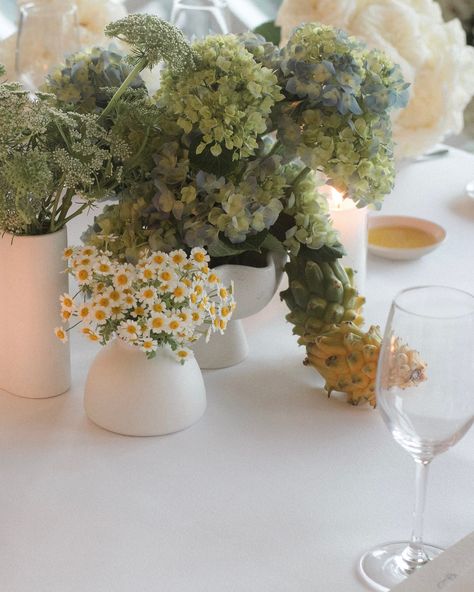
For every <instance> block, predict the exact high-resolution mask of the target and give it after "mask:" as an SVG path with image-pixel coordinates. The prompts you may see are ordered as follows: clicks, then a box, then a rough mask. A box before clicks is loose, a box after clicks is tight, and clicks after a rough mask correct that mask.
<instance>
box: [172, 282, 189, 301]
mask: <svg viewBox="0 0 474 592" xmlns="http://www.w3.org/2000/svg"><path fill="white" fill-rule="evenodd" d="M188 294H189V288H188V287H187V286H186V284H184V283H183V282H178V283H177V284H176V286H175V288H174V289H173V293H172V295H173V299H174V301H175V302H184V301H185V300H186V298H187V297H188Z"/></svg>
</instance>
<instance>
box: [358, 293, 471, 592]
mask: <svg viewBox="0 0 474 592" xmlns="http://www.w3.org/2000/svg"><path fill="white" fill-rule="evenodd" d="M473 368H474V296H473V295H472V294H469V293H467V292H464V291H462V290H457V289H455V288H448V287H444V286H421V287H417V288H410V289H408V290H404V291H403V292H401V293H400V294H398V296H397V297H396V298H395V300H394V302H393V304H392V307H391V310H390V314H389V317H388V321H387V327H386V331H385V335H384V339H383V342H382V347H381V352H380V357H379V363H378V369H377V381H376V394H377V405H378V408H379V410H380V413H381V415H382V418H383V420H384V422H385V424H386V425H387V427H388V429H389V431H390V433H391V434H392V436H393V438H394V439H395V441H396V442H397V443H398V444H400V446H402V448H404V449H405V450H406V451H407V452H408V453H409V454H410V455H411V456H412V457H413V459H414V460H415V462H416V471H417V479H416V480H417V484H416V485H417V487H416V501H415V511H414V526H413V533H412V537H411V540H410V541H401V542H399V543H388V544H385V545H382V546H378V547H376V548H375V549H372V550H371V551H369V552H368V553H366V554H365V555H364V556H363V557H362V559H361V561H360V565H359V567H360V572H361V575H362V577H363V578H364V579H365V581H366V582H368V583H369V584H370V585H371V587H372V588H373V589H375V590H389V589H390V588H392V587H393V586H395V585H396V584H397V583H399V582H401V581H402V580H403V579H405V578H406V577H407V576H408V575H409V574H410V573H413V571H415V570H416V569H418V568H419V567H420V566H422V565H424V564H425V563H426V562H427V561H429V560H430V559H431V558H433V557H434V556H436V555H437V554H439V552H441V549H440V548H439V547H436V546H433V545H426V544H424V543H423V540H422V524H423V509H424V502H425V491H426V480H427V472H428V467H429V465H430V462H431V461H432V460H433V458H434V457H435V456H437V455H438V454H441V453H442V452H445V451H446V450H448V449H449V448H450V447H451V446H454V444H456V443H457V442H458V441H459V440H460V439H461V438H462V437H463V436H464V434H465V433H466V432H467V430H468V429H469V428H470V427H471V425H472V423H473V421H474V377H473Z"/></svg>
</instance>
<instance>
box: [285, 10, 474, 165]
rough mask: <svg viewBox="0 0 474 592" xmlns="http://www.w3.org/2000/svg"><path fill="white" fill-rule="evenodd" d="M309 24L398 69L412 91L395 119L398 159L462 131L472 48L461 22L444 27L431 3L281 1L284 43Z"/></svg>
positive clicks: (473, 82) (470, 89)
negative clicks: (347, 37) (373, 51)
mask: <svg viewBox="0 0 474 592" xmlns="http://www.w3.org/2000/svg"><path fill="white" fill-rule="evenodd" d="M309 21H317V22H321V23H324V24H327V25H332V26H335V27H338V28H341V29H344V30H346V31H347V32H348V33H349V34H351V35H355V36H357V37H359V38H361V39H363V40H364V41H365V42H366V43H367V44H368V45H369V46H370V47H375V48H378V49H381V50H382V51H384V52H385V53H386V54H387V55H388V56H389V57H390V58H391V59H392V60H393V61H394V62H395V63H398V64H400V66H401V68H402V71H403V74H404V77H405V79H406V80H407V82H410V83H411V85H412V86H411V88H410V101H409V103H408V106H407V107H406V109H403V110H401V111H397V112H396V113H395V114H394V116H393V124H394V139H395V142H396V144H397V146H396V155H397V157H398V158H403V157H410V156H417V155H419V154H421V153H422V152H424V151H425V150H427V149H429V148H430V147H431V146H433V144H436V143H437V142H439V141H441V140H442V139H443V138H444V137H445V136H446V135H447V134H450V133H455V134H456V133H460V132H461V131H462V128H463V111H464V109H465V107H466V105H467V104H468V103H469V101H470V99H471V97H472V96H473V95H474V48H472V47H469V46H467V45H466V36H465V33H464V31H463V29H462V26H461V24H460V22H459V21H457V20H453V21H450V22H449V23H445V22H444V21H443V18H442V15H441V10H440V7H439V5H438V4H437V3H436V2H435V1H434V0H310V1H307V0H284V1H283V4H282V6H281V9H280V11H279V13H278V17H277V24H278V25H280V26H281V28H282V40H283V41H284V42H286V40H287V39H288V37H289V35H290V33H291V30H292V29H293V28H294V27H295V26H297V25H298V24H300V23H301V22H309Z"/></svg>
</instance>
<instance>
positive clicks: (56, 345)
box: [0, 228, 71, 399]
mask: <svg viewBox="0 0 474 592" xmlns="http://www.w3.org/2000/svg"><path fill="white" fill-rule="evenodd" d="M66 245H67V233H66V229H65V228H63V229H62V230H59V231H58V232H55V233H52V234H43V235H37V236H12V235H11V234H7V233H5V234H3V235H0V388H1V389H3V390H5V391H8V392H9V393H12V394H14V395H18V396H20V397H29V398H33V399H43V398H47V397H54V396H56V395H60V394H62V393H64V392H65V391H67V390H68V389H69V386H70V383H71V368H70V354H69V344H63V343H61V342H60V341H59V339H57V337H56V336H55V335H54V328H55V327H57V326H58V325H60V324H61V317H60V304H59V296H60V295H61V294H62V293H64V292H67V291H68V276H67V273H66V272H65V269H66V263H65V262H64V260H63V259H62V254H63V251H64V249H65V248H66Z"/></svg>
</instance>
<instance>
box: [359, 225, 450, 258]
mask: <svg viewBox="0 0 474 592" xmlns="http://www.w3.org/2000/svg"><path fill="white" fill-rule="evenodd" d="M381 226H384V227H387V226H404V227H409V228H417V229H419V230H423V231H424V232H427V233H428V234H430V235H431V236H432V237H433V239H434V242H433V243H432V244H431V245H427V246H425V247H416V248H404V247H381V246H378V245H374V244H372V243H371V242H370V240H369V243H368V247H369V252H370V253H372V254H374V255H377V256H379V257H384V258H385V259H395V260H407V259H419V258H420V257H423V256H424V255H426V254H428V253H431V251H434V250H435V249H437V248H438V247H439V245H440V244H441V243H442V242H443V241H444V239H445V238H446V231H445V230H444V228H443V227H442V226H440V225H439V224H435V223H434V222H430V220H425V219H423V218H413V217H411V216H371V217H369V230H370V229H371V228H377V227H381Z"/></svg>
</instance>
